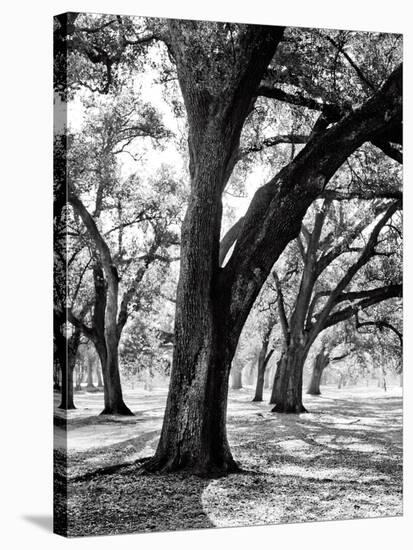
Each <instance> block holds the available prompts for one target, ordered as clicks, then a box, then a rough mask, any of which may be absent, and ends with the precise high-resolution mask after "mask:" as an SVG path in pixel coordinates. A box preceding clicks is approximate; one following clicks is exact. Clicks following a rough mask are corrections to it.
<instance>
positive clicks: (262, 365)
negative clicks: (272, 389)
mask: <svg viewBox="0 0 413 550" xmlns="http://www.w3.org/2000/svg"><path fill="white" fill-rule="evenodd" d="M267 350H268V341H267V340H264V341H263V343H262V347H261V350H260V354H259V356H258V372H257V383H256V386H255V395H254V399H253V401H258V402H259V401H262V395H263V390H264V379H265V373H266V370H267V365H268V362H269V360H270V358H271V356H272V354H273V353H274V350H273V349H272V350H271V351H270V352H269V353H268V355H267ZM267 387H268V386H267Z"/></svg>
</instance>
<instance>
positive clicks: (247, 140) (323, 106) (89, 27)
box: [53, 12, 403, 537]
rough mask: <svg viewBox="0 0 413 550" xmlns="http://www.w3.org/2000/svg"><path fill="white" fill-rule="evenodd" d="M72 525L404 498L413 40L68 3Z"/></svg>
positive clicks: (59, 27)
mask: <svg viewBox="0 0 413 550" xmlns="http://www.w3.org/2000/svg"><path fill="white" fill-rule="evenodd" d="M53 33H54V58H53V60H54V110H55V115H54V117H55V123H54V145H53V152H54V245H55V246H54V310H53V338H54V365H53V391H54V404H55V409H54V438H55V439H54V491H55V502H54V514H55V515H54V530H55V532H56V533H58V534H61V535H64V536H69V537H81V536H91V535H116V534H124V533H140V532H148V531H174V530H187V529H202V528H215V527H244V526H255V525H262V524H271V525H273V524H280V523H300V522H316V521H321V520H342V519H361V518H374V517H393V516H400V515H401V514H402V483H403V476H402V388H403V363H402V345H403V328H402V322H403V311H402V239H403V230H402V179H403V178H402V162H403V151H402V42H403V39H402V35H401V34H397V33H386V32H367V31H358V30H354V31H350V30H339V29H326V28H312V27H311V28H310V27H308V28H305V27H294V26H272V25H262V24H261V25H257V24H248V23H234V22H230V23H227V22H213V21H201V20H186V19H167V18H155V17H139V16H126V15H105V14H95V13H78V12H69V13H64V14H61V15H57V16H56V17H55V19H54V27H53Z"/></svg>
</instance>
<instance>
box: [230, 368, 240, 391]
mask: <svg viewBox="0 0 413 550" xmlns="http://www.w3.org/2000/svg"><path fill="white" fill-rule="evenodd" d="M241 388H242V370H241V369H238V368H234V367H233V368H232V369H231V389H232V390H240V389H241Z"/></svg>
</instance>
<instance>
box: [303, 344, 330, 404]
mask: <svg viewBox="0 0 413 550" xmlns="http://www.w3.org/2000/svg"><path fill="white" fill-rule="evenodd" d="M327 365H328V355H327V354H326V353H325V349H324V348H322V349H321V350H320V351H319V352H318V353H317V355H316V357H315V359H314V365H313V372H312V374H311V381H310V384H309V386H308V390H307V393H308V394H309V395H320V393H321V392H320V382H321V377H322V375H323V372H324V369H325V368H326V367H327Z"/></svg>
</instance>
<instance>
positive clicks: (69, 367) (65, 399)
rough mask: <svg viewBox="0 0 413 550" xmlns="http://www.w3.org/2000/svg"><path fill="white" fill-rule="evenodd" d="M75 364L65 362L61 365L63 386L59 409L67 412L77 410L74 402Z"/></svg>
mask: <svg viewBox="0 0 413 550" xmlns="http://www.w3.org/2000/svg"><path fill="white" fill-rule="evenodd" d="M74 363H75V362H67V361H63V362H62V365H61V369H62V385H61V389H62V391H61V401H60V405H59V407H58V408H59V409H64V410H65V411H67V410H70V409H76V407H75V404H74V401H73V371H74Z"/></svg>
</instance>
